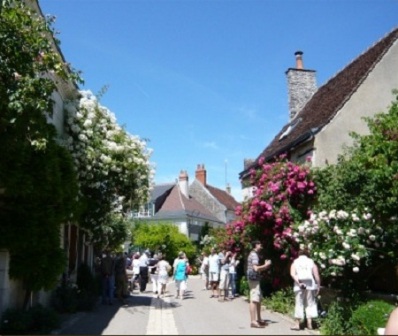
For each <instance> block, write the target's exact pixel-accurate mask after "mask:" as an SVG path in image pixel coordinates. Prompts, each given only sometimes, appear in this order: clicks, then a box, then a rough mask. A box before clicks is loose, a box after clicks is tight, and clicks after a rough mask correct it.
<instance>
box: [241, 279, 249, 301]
mask: <svg viewBox="0 0 398 336" xmlns="http://www.w3.org/2000/svg"><path fill="white" fill-rule="evenodd" d="M239 293H240V295H243V296H247V297H248V298H249V296H250V290H249V284H248V282H247V279H246V277H245V276H243V277H241V278H240V281H239Z"/></svg>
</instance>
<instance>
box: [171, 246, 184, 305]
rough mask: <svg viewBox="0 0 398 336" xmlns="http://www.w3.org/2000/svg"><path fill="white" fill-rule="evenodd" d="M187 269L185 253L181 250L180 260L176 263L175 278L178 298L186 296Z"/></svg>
mask: <svg viewBox="0 0 398 336" xmlns="http://www.w3.org/2000/svg"><path fill="white" fill-rule="evenodd" d="M186 269H187V261H186V259H185V253H184V252H180V253H179V254H178V260H177V262H176V263H175V267H174V280H175V282H176V287H177V296H176V299H179V298H181V299H183V298H184V292H185V290H186V288H187V275H186Z"/></svg>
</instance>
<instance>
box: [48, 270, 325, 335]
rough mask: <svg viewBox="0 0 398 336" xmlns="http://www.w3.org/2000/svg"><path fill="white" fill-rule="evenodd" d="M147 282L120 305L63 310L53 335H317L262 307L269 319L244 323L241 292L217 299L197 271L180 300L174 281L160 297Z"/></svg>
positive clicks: (246, 312)
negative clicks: (224, 299)
mask: <svg viewBox="0 0 398 336" xmlns="http://www.w3.org/2000/svg"><path fill="white" fill-rule="evenodd" d="M151 289H152V286H151V284H149V285H148V286H147V290H146V292H145V293H139V292H137V291H134V292H133V294H132V295H131V296H130V297H129V298H128V299H127V300H126V304H125V305H122V304H120V303H118V302H117V300H115V302H114V304H113V305H112V306H108V305H101V304H100V303H99V304H98V305H97V306H96V307H95V309H94V310H93V311H92V312H81V313H77V314H73V315H71V316H69V317H68V318H67V319H66V321H65V322H64V323H63V325H62V328H61V329H59V330H56V331H54V334H59V335H66V334H68V335H73V334H75V335H77V334H80V335H82V334H91V335H93V334H94V335H133V334H134V335H317V334H319V333H318V332H317V331H309V330H301V331H292V330H290V327H292V326H293V321H292V319H290V318H289V317H286V316H283V315H281V314H278V313H271V312H269V311H267V310H263V313H262V318H263V319H265V320H267V322H268V323H269V325H268V326H267V327H266V328H264V329H256V328H250V318H249V304H248V302H247V301H246V299H245V298H243V297H238V298H236V299H234V300H233V301H229V302H219V301H218V300H217V299H215V298H210V295H211V293H210V291H206V290H203V281H202V280H201V279H200V278H199V277H198V276H191V277H190V278H189V280H188V290H187V293H186V294H187V295H186V298H185V299H184V300H179V299H175V287H174V283H170V284H169V285H168V291H167V293H166V295H165V297H164V298H163V299H158V298H156V297H154V296H153V293H152V291H151Z"/></svg>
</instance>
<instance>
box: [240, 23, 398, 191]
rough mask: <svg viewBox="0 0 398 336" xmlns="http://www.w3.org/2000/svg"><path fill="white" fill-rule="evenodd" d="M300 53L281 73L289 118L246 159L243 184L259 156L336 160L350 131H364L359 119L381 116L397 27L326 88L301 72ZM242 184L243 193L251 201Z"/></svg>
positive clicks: (397, 50)
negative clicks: (255, 153)
mask: <svg viewBox="0 0 398 336" xmlns="http://www.w3.org/2000/svg"><path fill="white" fill-rule="evenodd" d="M302 54H303V53H302V52H297V53H296V54H295V55H296V67H295V68H289V69H288V70H287V71H286V75H287V80H288V92H289V109H290V113H289V115H290V120H289V122H288V123H287V124H286V125H285V126H284V127H283V128H282V129H281V130H280V131H279V133H278V134H277V135H276V136H275V138H274V139H273V140H272V141H271V142H270V144H269V145H268V146H267V147H266V148H265V149H264V150H263V151H262V152H261V153H260V155H259V156H258V157H257V158H256V159H255V160H253V161H249V160H247V161H245V163H246V164H245V166H244V170H243V171H242V172H241V173H240V178H241V179H242V180H243V181H247V180H248V176H249V172H250V170H251V169H253V168H257V167H258V160H259V159H260V158H261V157H264V158H265V160H266V161H272V160H273V159H274V158H275V157H277V156H279V155H281V154H287V157H288V158H289V160H291V161H294V162H304V160H306V158H307V157H310V158H311V162H312V165H313V166H315V167H323V166H325V165H327V164H334V163H336V162H337V158H338V155H339V154H342V152H343V149H344V147H345V146H350V145H352V144H353V139H352V138H351V137H350V135H349V134H350V133H351V132H356V133H358V134H367V133H368V132H369V130H368V127H367V124H366V122H365V121H364V120H363V117H372V116H374V115H375V114H376V113H379V112H385V111H386V110H387V109H388V108H389V106H390V105H391V101H392V99H393V94H392V91H393V90H394V89H398V73H397V70H396V69H398V29H394V30H393V31H391V32H390V33H389V34H387V35H386V36H385V37H383V38H382V39H380V40H379V41H377V42H376V43H375V44H374V45H373V46H371V47H370V48H369V49H368V50H366V51H365V52H364V53H362V54H361V55H359V56H358V57H357V58H356V59H354V60H353V61H352V62H351V63H350V64H348V65H347V66H346V67H345V68H344V69H343V70H341V71H340V72H338V73H337V74H336V75H335V76H334V77H332V78H331V79H330V80H329V81H328V82H326V84H324V85H323V86H321V87H320V88H319V89H318V88H316V79H315V74H316V72H315V71H314V70H308V69H304V66H303V59H302ZM250 190H251V189H250V186H248V185H247V184H246V187H245V188H244V195H245V196H246V197H250V195H251V192H250Z"/></svg>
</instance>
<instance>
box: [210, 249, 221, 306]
mask: <svg viewBox="0 0 398 336" xmlns="http://www.w3.org/2000/svg"><path fill="white" fill-rule="evenodd" d="M219 281H220V258H219V256H218V254H217V253H216V249H215V248H214V247H213V248H212V249H211V252H210V255H209V283H210V287H211V290H212V294H211V296H210V297H211V298H214V297H215V298H218V297H219V293H220V292H219V289H218V282H219Z"/></svg>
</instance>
